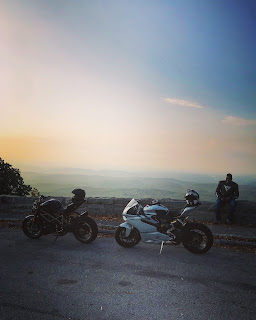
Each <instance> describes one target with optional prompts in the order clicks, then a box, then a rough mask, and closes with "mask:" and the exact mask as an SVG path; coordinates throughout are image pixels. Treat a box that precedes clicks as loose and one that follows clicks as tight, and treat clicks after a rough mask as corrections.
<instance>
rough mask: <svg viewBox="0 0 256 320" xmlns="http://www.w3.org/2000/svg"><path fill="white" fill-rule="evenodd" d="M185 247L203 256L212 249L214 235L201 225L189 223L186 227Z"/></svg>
mask: <svg viewBox="0 0 256 320" xmlns="http://www.w3.org/2000/svg"><path fill="white" fill-rule="evenodd" d="M184 232H185V234H184V236H183V239H182V244H183V246H184V247H185V248H186V249H187V250H188V251H190V252H192V253H196V254H202V253H205V252H207V251H208V250H210V249H211V247H212V245H213V235H212V232H211V230H210V229H209V228H208V227H207V226H205V225H203V224H201V223H188V224H186V225H185V227H184Z"/></svg>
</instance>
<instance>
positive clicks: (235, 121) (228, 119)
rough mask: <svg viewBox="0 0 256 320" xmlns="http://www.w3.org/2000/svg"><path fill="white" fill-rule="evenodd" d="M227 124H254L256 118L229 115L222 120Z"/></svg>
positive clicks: (255, 123)
mask: <svg viewBox="0 0 256 320" xmlns="http://www.w3.org/2000/svg"><path fill="white" fill-rule="evenodd" d="M222 122H223V123H225V124H230V125H233V126H253V125H256V120H248V119H243V118H238V117H233V116H227V117H226V118H225V119H223V120H222Z"/></svg>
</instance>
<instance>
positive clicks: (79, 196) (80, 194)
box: [71, 189, 86, 203]
mask: <svg viewBox="0 0 256 320" xmlns="http://www.w3.org/2000/svg"><path fill="white" fill-rule="evenodd" d="M71 192H72V193H73V194H74V197H73V198H72V202H73V203H77V202H80V201H83V200H84V197H85V194H86V193H85V191H84V190H83V189H74V190H72V191H71Z"/></svg>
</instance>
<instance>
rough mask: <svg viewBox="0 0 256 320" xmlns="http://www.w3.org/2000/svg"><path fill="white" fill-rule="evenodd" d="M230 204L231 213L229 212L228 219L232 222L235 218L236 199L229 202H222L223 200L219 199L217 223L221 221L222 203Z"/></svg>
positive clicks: (217, 202)
mask: <svg viewBox="0 0 256 320" xmlns="http://www.w3.org/2000/svg"><path fill="white" fill-rule="evenodd" d="M226 202H227V203H229V211H228V216H227V219H228V220H230V221H231V220H232V216H233V213H234V211H235V206H236V202H235V200H234V199H231V200H229V201H222V200H221V199H217V200H216V220H217V221H220V220H221V219H220V208H221V205H222V203H226Z"/></svg>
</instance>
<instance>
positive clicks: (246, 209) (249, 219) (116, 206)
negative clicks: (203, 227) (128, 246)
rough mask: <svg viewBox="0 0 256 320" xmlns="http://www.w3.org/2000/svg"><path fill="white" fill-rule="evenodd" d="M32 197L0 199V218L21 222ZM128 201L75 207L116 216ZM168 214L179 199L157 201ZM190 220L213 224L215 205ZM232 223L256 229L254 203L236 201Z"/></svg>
mask: <svg viewBox="0 0 256 320" xmlns="http://www.w3.org/2000/svg"><path fill="white" fill-rule="evenodd" d="M35 199H36V198H33V197H17V196H5V195H1V196H0V219H8V218H10V219H23V218H24V217H25V216H26V215H28V214H30V212H31V208H32V205H33V202H34V200H35ZM55 199H58V200H60V202H61V203H62V205H63V206H64V207H65V206H66V205H67V204H68V203H70V202H71V199H70V198H66V197H55ZM130 200H131V199H130V198H87V202H86V204H85V205H84V206H82V207H80V208H79V211H84V210H86V211H88V212H89V214H92V215H120V216H121V213H122V211H123V209H124V207H125V206H126V205H127V203H128V202H129V201H130ZM151 200H152V199H142V205H146V204H147V203H149V202H150V201H151ZM160 201H161V203H162V204H163V205H165V206H166V207H167V208H168V209H169V210H170V211H171V212H174V213H177V214H178V213H179V212H180V211H181V209H182V208H183V207H184V206H185V204H186V203H185V201H183V200H173V199H160ZM227 209H228V208H223V214H222V216H223V220H225V219H226V216H227ZM190 219H192V220H199V221H205V222H213V221H215V203H213V202H207V201H203V202H202V204H201V205H200V206H199V207H198V208H197V209H195V210H193V211H191V213H190ZM235 223H237V224H240V225H250V226H256V202H251V201H240V200H238V201H237V206H236V212H235Z"/></svg>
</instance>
